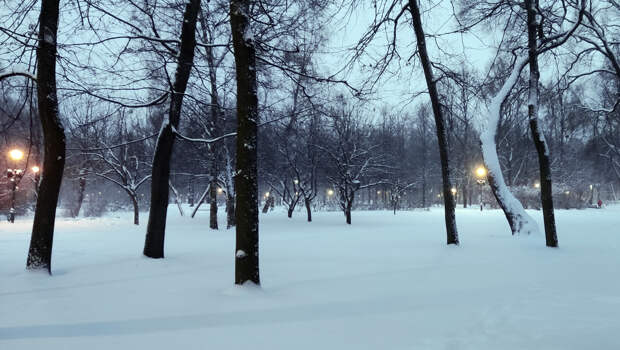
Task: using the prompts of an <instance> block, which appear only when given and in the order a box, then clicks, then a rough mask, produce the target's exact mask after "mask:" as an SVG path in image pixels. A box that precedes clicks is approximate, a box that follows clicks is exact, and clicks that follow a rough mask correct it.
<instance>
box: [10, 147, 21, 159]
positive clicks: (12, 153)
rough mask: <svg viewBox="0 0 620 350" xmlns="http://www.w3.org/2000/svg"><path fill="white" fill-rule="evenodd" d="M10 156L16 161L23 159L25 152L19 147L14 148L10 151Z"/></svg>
mask: <svg viewBox="0 0 620 350" xmlns="http://www.w3.org/2000/svg"><path fill="white" fill-rule="evenodd" d="M9 157H11V159H13V160H14V161H19V160H22V158H24V152H22V150H19V149H17V148H16V149H12V150H11V151H9Z"/></svg>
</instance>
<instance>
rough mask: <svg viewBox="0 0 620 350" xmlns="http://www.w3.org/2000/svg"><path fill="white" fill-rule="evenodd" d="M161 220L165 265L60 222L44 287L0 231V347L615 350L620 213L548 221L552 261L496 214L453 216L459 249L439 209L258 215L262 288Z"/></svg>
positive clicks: (15, 231)
mask: <svg viewBox="0 0 620 350" xmlns="http://www.w3.org/2000/svg"><path fill="white" fill-rule="evenodd" d="M220 212H222V213H223V210H221V211H220ZM528 212H529V213H530V214H531V215H532V216H533V217H534V218H535V219H536V220H537V221H538V223H539V224H541V221H542V216H541V214H540V213H539V212H536V211H531V212H530V211H528ZM169 213H170V214H169V217H170V218H169V221H168V231H167V236H166V258H165V259H163V260H150V259H146V258H144V257H142V256H141V251H142V247H143V242H144V230H145V227H144V225H142V226H140V227H134V226H133V225H132V224H131V218H130V217H131V214H130V213H126V214H125V213H123V214H119V215H111V216H109V217H106V218H104V219H92V220H91V219H81V220H78V221H73V220H69V219H60V220H59V222H58V225H57V229H56V238H55V241H54V256H53V262H52V264H53V268H52V270H53V274H54V275H53V276H52V277H49V276H47V275H45V274H42V273H32V272H27V271H25V268H24V266H25V260H26V252H27V248H28V240H29V232H30V221H29V220H28V219H20V220H18V221H17V222H16V223H15V224H13V225H10V224H8V223H6V222H2V223H0V349H2V350H15V349H40V348H44V349H47V350H55V349H106V350H109V349H167V350H169V349H183V350H188V349H270V350H271V349H295V350H299V349H356V350H358V349H475V350H483V349H494V350H495V349H544V350H547V349H558V350H566V349H598V350H600V349H614V350H617V349H620V215H618V214H619V213H620V206H612V207H608V208H605V209H602V210H596V209H588V210H571V211H565V210H558V211H557V212H556V213H557V214H556V215H557V216H556V218H557V223H558V232H559V235H558V236H559V242H560V248H559V249H549V248H546V247H545V246H544V237H542V236H537V237H530V238H515V237H512V236H511V235H510V229H509V227H508V225H507V224H506V222H505V219H504V218H503V216H502V214H501V212H499V211H497V210H490V211H484V212H482V213H480V212H479V211H477V210H475V209H471V210H470V209H467V210H465V209H459V211H458V212H457V222H458V225H459V233H460V238H461V246H459V247H448V246H446V245H445V229H444V227H443V211H442V209H441V208H436V209H433V210H431V211H430V212H425V211H415V212H399V213H398V214H397V215H396V216H394V215H392V214H391V213H390V212H354V213H353V225H351V226H347V225H346V224H345V223H344V217H343V216H342V214H341V213H338V212H329V213H316V214H315V217H314V219H315V221H314V222H313V223H306V222H305V220H304V215H303V213H296V216H295V217H294V218H293V219H287V218H286V216H285V215H284V214H283V213H277V212H271V213H269V214H267V215H261V256H260V259H261V273H262V275H261V278H262V283H263V285H262V288H260V289H258V288H248V287H234V286H233V277H234V276H233V271H234V266H233V261H234V231H233V230H224V229H223V230H219V231H212V230H209V228H208V224H207V220H208V218H207V215H205V214H206V213H202V215H200V214H199V217H197V218H196V219H189V218H183V217H179V216H178V211H176V208H174V207H171V208H170V210H169ZM141 219H142V220H143V222H146V219H147V218H146V215H144V214H143V217H142V218H141ZM223 219H224V218H223V217H222V218H221V223H224V220H223ZM541 227H542V225H541Z"/></svg>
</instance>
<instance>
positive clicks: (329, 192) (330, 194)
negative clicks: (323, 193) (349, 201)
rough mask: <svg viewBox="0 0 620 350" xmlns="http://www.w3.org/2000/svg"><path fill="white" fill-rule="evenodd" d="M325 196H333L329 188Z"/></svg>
mask: <svg viewBox="0 0 620 350" xmlns="http://www.w3.org/2000/svg"><path fill="white" fill-rule="evenodd" d="M327 195H328V196H333V195H334V190H332V189H331V188H330V189H329V190H327Z"/></svg>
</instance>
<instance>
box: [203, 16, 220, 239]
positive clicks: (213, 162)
mask: <svg viewBox="0 0 620 350" xmlns="http://www.w3.org/2000/svg"><path fill="white" fill-rule="evenodd" d="M208 14H209V13H208V12H206V14H205V15H206V16H208ZM202 27H203V32H204V37H205V38H208V37H209V36H208V35H207V34H208V33H207V29H206V28H207V21H206V17H205V16H203V25H202ZM206 54H207V55H206V56H207V64H208V67H209V83H210V87H211V89H210V97H211V107H210V109H209V118H208V120H207V128H208V131H209V136H210V137H216V136H218V135H219V128H218V116H219V96H218V92H217V75H216V67H215V60H214V57H213V48H212V47H207V48H206ZM207 149H208V152H209V161H210V169H209V173H210V176H211V193H210V204H211V208H210V215H209V227H210V228H211V229H213V230H217V229H218V226H217V188H218V187H219V186H218V182H217V175H218V173H219V169H218V145H217V144H208V145H207Z"/></svg>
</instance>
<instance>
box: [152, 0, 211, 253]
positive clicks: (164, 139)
mask: <svg viewBox="0 0 620 350" xmlns="http://www.w3.org/2000/svg"><path fill="white" fill-rule="evenodd" d="M199 10H200V0H190V1H189V3H187V5H186V6H185V12H184V14H183V24H182V27H181V44H180V50H179V58H178V63H177V68H176V74H175V80H174V84H173V87H172V90H173V91H172V93H171V98H170V111H169V114H168V121H165V122H164V125H163V126H162V128H161V131H160V132H159V138H158V139H157V146H156V148H155V156H154V157H153V170H152V178H151V207H150V210H149V221H148V224H147V228H146V239H145V242H144V255H146V256H148V257H150V258H155V259H157V258H163V257H164V237H165V232H166V215H167V214H168V196H169V189H168V183H169V180H170V158H171V156H172V147H173V145H174V138H175V136H174V133H173V131H172V128H175V129H176V128H178V126H179V121H180V119H181V107H182V105H183V96H184V95H185V89H186V88H187V81H188V80H189V76H190V72H191V70H192V65H193V64H194V49H195V47H196V20H197V17H198V12H199Z"/></svg>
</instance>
